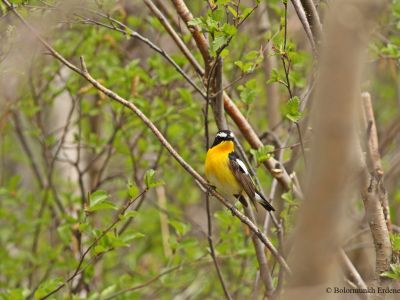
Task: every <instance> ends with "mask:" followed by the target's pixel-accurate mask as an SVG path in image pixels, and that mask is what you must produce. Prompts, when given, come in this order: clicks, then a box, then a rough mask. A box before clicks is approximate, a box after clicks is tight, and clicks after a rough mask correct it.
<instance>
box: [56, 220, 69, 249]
mask: <svg viewBox="0 0 400 300" xmlns="http://www.w3.org/2000/svg"><path fill="white" fill-rule="evenodd" d="M57 233H58V235H59V237H60V239H61V241H62V242H63V243H64V244H65V245H68V244H69V243H70V242H71V239H72V232H71V226H70V224H63V225H61V226H58V228H57Z"/></svg>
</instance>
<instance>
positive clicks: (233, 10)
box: [228, 6, 238, 18]
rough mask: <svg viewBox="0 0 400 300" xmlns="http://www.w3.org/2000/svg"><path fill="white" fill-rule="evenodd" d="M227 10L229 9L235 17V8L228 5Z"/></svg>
mask: <svg viewBox="0 0 400 300" xmlns="http://www.w3.org/2000/svg"><path fill="white" fill-rule="evenodd" d="M228 10H229V11H230V13H231V14H232V15H233V16H234V17H235V18H237V16H238V15H237V12H236V9H235V8H233V7H232V6H228Z"/></svg>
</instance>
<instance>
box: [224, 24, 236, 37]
mask: <svg viewBox="0 0 400 300" xmlns="http://www.w3.org/2000/svg"><path fill="white" fill-rule="evenodd" d="M222 31H223V32H224V33H226V34H227V35H229V36H234V35H235V34H236V32H237V28H236V27H235V26H233V25H231V24H228V23H225V24H224V26H222Z"/></svg>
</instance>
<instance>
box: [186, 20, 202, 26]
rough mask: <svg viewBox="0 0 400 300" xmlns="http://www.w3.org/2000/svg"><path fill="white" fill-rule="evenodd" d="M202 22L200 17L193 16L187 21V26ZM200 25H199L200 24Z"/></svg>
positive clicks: (197, 24)
mask: <svg viewBox="0 0 400 300" xmlns="http://www.w3.org/2000/svg"><path fill="white" fill-rule="evenodd" d="M202 24H203V20H202V19H200V18H194V19H192V20H190V21H189V22H188V25H189V26H200V25H202ZM200 27H201V26H200Z"/></svg>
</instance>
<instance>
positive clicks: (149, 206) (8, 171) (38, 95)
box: [0, 0, 400, 300]
mask: <svg viewBox="0 0 400 300" xmlns="http://www.w3.org/2000/svg"><path fill="white" fill-rule="evenodd" d="M13 2H14V4H16V5H17V8H18V11H19V12H20V13H21V14H22V15H23V16H25V17H27V18H28V19H29V20H30V22H31V23H32V24H34V26H36V28H38V29H39V30H40V31H41V32H42V33H43V34H44V36H45V37H46V39H47V40H48V41H50V43H51V44H52V45H53V46H54V48H55V49H57V50H58V51H59V52H60V53H61V54H62V55H63V56H65V57H67V58H68V59H69V60H71V61H72V62H74V63H76V64H79V56H81V55H82V56H84V57H85V61H86V64H87V67H88V69H89V71H90V73H91V74H92V76H93V77H94V78H96V79H97V80H98V81H99V82H101V83H102V84H103V85H105V86H106V87H109V88H111V89H112V90H113V91H114V92H116V93H117V94H119V95H121V96H122V97H124V98H126V99H129V100H130V101H132V102H133V103H135V105H137V106H138V107H139V108H140V109H141V110H142V111H143V112H144V113H145V114H146V115H147V116H148V117H149V118H150V119H151V120H152V121H153V122H154V123H155V124H156V125H157V126H158V128H160V129H161V130H162V132H163V134H164V135H165V136H166V137H167V138H168V140H169V141H170V142H171V144H172V145H173V146H174V147H175V149H177V151H178V152H179V153H180V154H181V155H182V156H183V157H184V158H185V160H186V161H187V162H188V163H189V164H190V165H192V166H193V167H194V168H195V169H196V170H199V171H200V172H202V170H203V161H204V158H205V145H206V139H205V134H204V121H205V115H204V110H205V109H204V107H205V105H204V104H205V103H204V100H203V99H202V98H201V96H200V95H199V94H198V93H197V92H196V91H195V90H194V89H193V88H192V87H191V86H190V85H188V83H187V82H186V81H185V80H184V79H183V78H182V76H181V75H180V74H179V73H178V72H177V71H176V70H175V69H174V68H173V67H172V66H171V65H170V64H169V63H168V62H167V61H166V60H165V59H164V58H163V57H162V56H161V55H160V54H159V53H156V52H154V51H152V49H150V48H149V47H148V46H147V45H145V44H144V43H142V42H141V41H139V40H137V39H132V38H130V37H129V35H127V34H123V33H121V32H117V31H115V30H112V29H109V28H104V27H102V26H96V25H95V24H92V23H90V22H85V20H86V21H87V19H92V20H97V19H101V18H99V17H98V16H96V15H95V14H94V13H93V10H94V11H97V12H102V13H105V14H106V15H110V16H112V17H113V18H115V19H117V20H119V21H121V22H122V23H123V24H126V25H127V26H128V27H129V28H131V29H132V30H133V31H136V32H139V33H141V34H142V35H143V36H145V37H148V38H149V39H150V40H151V41H152V42H154V44H156V45H158V46H160V47H161V48H163V49H164V50H165V51H166V52H167V53H168V54H169V55H170V56H171V57H172V58H173V60H175V61H176V62H177V64H178V65H179V66H180V67H181V68H182V69H183V70H185V72H187V74H189V76H190V77H191V78H192V80H194V81H195V82H196V83H197V84H198V85H199V86H201V84H202V82H201V78H200V77H199V76H198V75H196V73H195V72H194V70H193V69H192V68H191V67H190V65H189V64H188V62H187V60H186V58H185V57H184V56H183V55H182V54H181V52H180V51H179V49H178V48H177V47H176V45H175V44H174V43H173V41H172V40H171V39H170V37H169V36H168V34H167V33H166V32H165V30H164V28H163V27H162V25H161V24H160V23H159V21H158V20H157V18H156V17H154V16H153V15H152V14H151V13H150V12H149V10H148V9H147V7H146V6H145V5H144V4H143V3H142V1H139V0H134V1H111V0H110V1H108V0H104V1H86V2H85V3H81V1H71V2H69V1H67V2H68V3H63V1H46V2H45V1H35V0H31V1H13ZM186 2H187V4H188V6H189V8H190V9H191V11H192V13H193V15H194V16H195V19H194V21H193V22H192V25H197V26H200V27H201V28H202V30H203V32H207V33H208V38H209V42H210V54H211V55H212V56H215V55H217V54H220V55H221V57H223V73H224V78H225V79H224V83H225V84H224V86H225V85H229V84H230V83H231V85H230V86H229V87H228V89H227V91H229V93H230V94H231V95H232V99H233V101H234V102H235V103H236V105H237V106H238V107H239V108H240V110H241V111H242V112H243V114H244V115H245V116H246V117H247V118H248V120H249V121H250V122H251V124H252V125H253V126H254V128H256V129H257V132H258V133H259V135H260V136H262V135H263V134H264V133H267V132H271V131H273V132H274V134H276V136H277V137H278V138H279V139H281V140H287V141H288V145H289V146H290V145H294V144H296V143H298V136H297V135H296V134H294V133H293V130H292V129H291V128H292V124H293V122H298V121H300V120H302V119H303V118H304V117H305V116H307V112H305V113H303V112H301V111H300V108H299V105H301V101H302V100H304V98H305V97H306V95H307V90H308V89H309V87H310V84H311V83H312V81H313V76H314V74H315V73H314V72H315V70H314V67H313V57H312V56H313V55H312V51H311V49H310V47H309V44H308V42H307V38H306V36H305V34H304V32H303V29H302V27H301V24H300V22H299V21H298V19H297V16H296V14H295V12H294V10H293V8H292V7H291V6H290V3H289V4H288V3H286V2H285V1H281V0H271V1H265V3H262V7H264V8H266V11H267V12H268V14H269V21H270V24H269V26H268V27H267V28H266V29H265V30H262V28H261V29H260V27H261V26H260V24H261V22H260V18H262V17H261V15H262V14H260V13H259V12H258V10H260V4H259V3H258V2H260V1H242V2H241V3H240V6H239V8H238V9H236V6H235V5H236V2H237V1H234V0H225V1H222V0H221V1H216V0H215V1H208V2H209V3H208V4H207V2H206V1H186ZM261 2H262V1H261ZM316 2H317V3H318V9H319V11H320V12H321V14H322V15H323V13H324V10H325V9H326V7H327V3H326V2H325V1H316ZM216 4H217V5H218V8H217V9H212V7H213V5H216ZM257 6H258V7H257ZM286 6H287V7H288V12H287V13H288V18H287V37H286V38H285V30H284V28H285V22H286V21H285V7H286ZM255 7H257V8H256V9H255V10H254V8H255ZM0 9H1V15H2V16H1V18H0V23H1V26H0V28H1V29H0V36H1V45H0V83H1V86H3V88H2V91H1V90H0V98H1V100H0V101H1V102H0V105H1V107H2V110H1V114H0V138H1V147H0V258H1V259H0V299H13V300H14V299H25V298H26V297H30V298H35V299H40V298H41V297H43V296H44V295H46V294H47V293H48V292H50V291H51V290H53V289H54V288H56V287H57V286H58V285H59V284H61V283H63V282H64V281H65V279H66V278H68V277H69V276H70V275H71V274H72V273H73V271H74V270H75V269H76V267H77V264H78V262H79V258H80V257H81V255H82V253H83V251H84V249H87V247H89V246H90V245H92V243H93V241H96V239H97V238H99V237H101V238H100V239H99V240H98V241H97V242H96V245H94V246H93V247H92V248H91V249H90V251H89V253H88V255H87V256H86V257H85V259H84V261H83V265H82V267H84V271H83V273H82V274H81V275H80V276H78V277H77V278H76V279H74V280H73V281H72V282H70V283H68V286H67V287H66V288H63V289H62V290H61V291H60V292H59V293H57V294H55V295H54V296H53V297H54V299H110V297H115V298H116V299H172V298H174V299H221V297H222V295H223V292H222V289H221V287H220V283H219V281H218V277H217V274H216V272H215V269H214V266H213V262H212V260H211V257H210V255H209V244H208V241H207V234H208V233H207V218H206V217H207V214H206V210H205V196H204V194H203V192H202V191H201V190H200V189H199V188H198V187H197V185H196V183H195V182H194V181H193V179H192V178H191V177H190V176H188V175H187V174H186V173H185V171H184V170H183V169H182V168H181V167H180V166H179V165H178V164H177V163H176V162H175V161H174V160H173V159H172V158H171V157H170V155H169V154H168V152H166V151H165V150H164V149H163V148H162V146H161V145H160V144H159V143H158V141H157V140H156V138H155V137H154V136H153V135H152V134H151V132H150V131H149V129H147V128H146V127H145V126H144V125H143V123H142V122H141V121H140V120H139V119H138V118H137V117H135V116H134V115H132V113H130V112H129V111H128V110H127V109H126V108H123V107H122V106H120V105H119V104H116V103H113V102H111V101H110V100H109V99H108V98H107V97H106V96H104V95H103V94H101V93H100V92H98V91H97V90H96V89H94V88H93V87H92V86H91V85H89V84H88V83H87V82H85V81H84V80H83V79H82V78H80V77H78V76H76V75H74V74H72V73H71V72H70V71H68V70H67V69H66V68H65V67H63V66H61V65H60V64H59V63H58V62H57V61H56V60H54V59H53V58H52V57H51V56H49V55H47V54H48V53H46V51H45V50H44V49H43V48H42V47H41V46H39V45H38V44H37V43H36V42H35V41H34V38H33V37H32V36H31V35H30V34H29V33H28V32H26V31H25V30H24V29H22V28H21V26H20V24H19V23H18V22H17V21H16V20H15V19H14V18H12V17H11V13H10V12H9V11H8V10H7V9H6V7H5V6H4V4H0ZM253 10H254V11H253ZM388 11H389V13H388V14H387V15H386V16H385V17H383V18H382V20H381V23H380V26H379V28H378V29H377V30H376V31H375V33H374V35H373V42H372V43H371V44H370V45H369V54H368V70H369V72H370V74H372V76H369V77H368V78H365V80H364V83H363V89H364V90H366V91H369V92H370V93H371V95H372V99H373V100H374V106H375V116H376V119H377V124H378V130H379V136H380V137H381V140H380V142H381V144H380V150H381V155H382V157H383V164H384V169H385V170H386V174H387V176H386V183H387V186H386V187H387V190H388V193H389V201H390V206H391V214H392V215H391V216H392V220H393V224H397V223H398V214H399V202H400V187H399V185H398V182H399V178H400V156H399V153H400V152H399V146H400V139H399V135H398V132H399V129H400V128H399V117H400V115H399V105H400V92H399V91H400V89H399V84H400V80H399V63H400V50H399V49H400V48H399V47H400V34H399V33H400V1H398V0H393V1H392V3H391V7H390V9H389V10H388ZM170 12H171V15H170V16H169V18H170V19H171V21H172V22H173V24H174V26H175V28H176V30H177V32H179V34H180V35H181V37H182V38H183V40H184V41H185V43H186V44H187V45H188V46H189V48H190V49H191V50H192V54H193V55H194V56H195V57H196V58H197V60H198V61H202V59H201V55H200V53H199V52H198V51H197V50H196V48H195V46H194V45H193V41H192V40H191V35H190V33H189V32H188V31H187V30H186V29H185V28H184V24H183V23H182V22H181V21H179V20H178V17H177V15H176V12H174V11H173V10H172V9H171V10H170ZM103 21H104V20H103ZM241 21H243V23H241V24H240V26H238V22H241ZM105 23H106V22H105ZM227 42H228V43H229V44H227ZM285 44H286V45H285ZM225 45H226V47H224V46H225ZM267 45H268V47H270V48H267V49H268V51H263V50H264V49H265V48H262V47H267ZM222 48H223V49H222ZM271 58H272V59H274V60H275V61H276V62H277V63H276V66H275V67H274V68H272V70H270V72H267V71H266V69H265V67H264V66H263V64H264V62H265V60H266V59H271ZM284 62H286V64H289V65H290V71H289V74H288V77H286V75H287V74H286V72H285V68H284ZM288 84H289V85H290V89H289V90H288ZM5 86H8V88H9V89H7V88H4V87H5ZM271 86H273V87H274V88H275V89H276V90H277V99H278V102H279V106H278V107H279V109H278V111H275V114H276V115H277V119H278V121H279V122H278V124H270V122H269V119H268V117H267V111H268V109H269V108H268V105H269V103H270V99H269V98H268V88H271ZM10 87H11V88H10ZM9 90H11V92H9ZM289 92H290V93H292V95H290V93H289ZM209 125H210V128H209V130H210V139H212V136H213V134H214V133H215V132H216V130H217V129H216V126H215V124H214V122H213V119H212V117H211V114H210V116H209ZM229 125H230V127H231V128H232V129H233V130H234V131H235V127H234V126H233V124H229ZM239 139H240V140H242V138H241V137H240V136H239ZM242 142H243V140H242ZM265 142H266V144H268V146H266V147H265V148H263V149H261V150H258V151H254V150H252V151H250V147H249V146H248V145H247V144H246V143H243V145H244V147H245V150H246V153H247V154H248V157H249V158H250V159H251V163H252V164H253V166H254V168H257V175H258V177H259V179H260V181H261V183H262V188H263V189H264V190H265V191H269V190H270V188H271V177H270V176H269V175H268V174H267V172H266V171H265V170H264V169H262V168H258V165H259V164H260V162H262V161H263V160H265V159H266V158H267V157H269V156H270V155H271V153H274V152H273V149H274V147H273V145H272V144H273V143H272V142H271V140H268V139H266V140H265ZM305 146H306V147H307V140H306V141H305ZM292 151H293V148H291V147H288V148H285V149H284V152H283V158H284V160H286V159H289V158H290V157H291V155H292ZM294 169H296V171H297V172H299V174H301V173H302V172H303V170H304V165H303V162H302V159H301V158H300V159H298V160H297V162H296V164H295V167H294ZM147 188H149V190H148V192H145V194H144V196H143V198H141V197H139V198H138V199H137V200H136V201H135V202H134V203H133V204H132V206H131V207H130V208H129V209H128V210H127V211H126V212H125V213H124V214H120V208H121V207H124V205H125V204H126V203H127V201H129V200H131V199H135V197H137V196H138V195H139V193H141V192H142V191H145V190H146V189H147ZM276 206H277V207H279V213H280V215H279V218H280V220H281V221H282V222H283V223H284V225H285V226H284V228H285V235H290V233H291V231H292V228H293V226H294V222H295V221H294V220H295V218H294V216H295V212H296V210H297V207H298V201H297V200H296V199H294V198H293V196H292V195H291V194H290V193H289V194H283V196H282V197H281V199H280V202H279V203H277V204H276ZM211 209H212V219H213V225H214V231H213V236H214V244H215V250H216V252H217V256H218V260H219V262H220V265H221V269H222V272H223V274H224V275H225V278H226V281H227V282H228V283H229V286H230V287H231V290H232V293H233V295H234V298H235V299H243V298H245V297H249V295H252V294H253V293H255V292H254V286H255V280H256V277H257V271H258V264H257V261H256V258H255V251H254V248H253V245H252V243H251V235H250V233H249V232H248V230H247V229H246V228H244V226H243V225H242V224H241V223H240V222H239V221H238V220H237V219H236V218H233V217H232V215H231V214H230V212H229V211H227V210H226V209H224V208H222V207H221V205H220V204H219V203H217V202H216V201H212V203H211ZM362 215H363V208H362V206H361V205H360V206H359V208H358V210H357V211H356V214H355V215H354V216H353V217H354V219H357V218H358V219H361V218H362ZM263 217H264V216H263V213H262V212H259V216H258V218H259V221H260V222H262V220H263ZM116 218H117V220H119V221H118V222H117V223H116V224H115V227H114V228H113V229H112V230H110V231H109V232H107V233H106V234H105V235H104V236H102V232H103V231H104V230H105V229H106V228H107V227H108V226H109V225H110V224H112V222H113V220H116ZM269 237H270V238H271V240H272V242H273V243H275V244H276V245H277V237H276V232H274V231H272V232H270V234H269ZM393 246H394V249H395V250H397V251H399V250H400V239H399V237H398V235H396V234H393ZM267 255H268V256H267V257H268V258H270V257H269V254H267ZM270 264H271V268H272V269H274V268H275V264H274V263H273V262H272V260H271V263H270ZM277 269H278V268H277V267H276V269H274V270H275V271H274V272H273V279H274V283H275V284H276V282H277V278H278V271H277ZM393 272H394V273H393V274H395V273H396V272H397V275H396V276H399V274H400V271H398V270H397V271H395V270H394V271H393ZM393 274H392V275H391V276H394V277H396V276H395V275H393ZM126 289H131V290H126ZM261 289H262V288H261V286H260V285H256V289H255V290H256V291H257V290H261ZM260 295H262V293H261V294H260Z"/></svg>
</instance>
